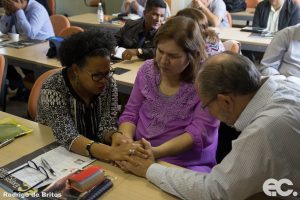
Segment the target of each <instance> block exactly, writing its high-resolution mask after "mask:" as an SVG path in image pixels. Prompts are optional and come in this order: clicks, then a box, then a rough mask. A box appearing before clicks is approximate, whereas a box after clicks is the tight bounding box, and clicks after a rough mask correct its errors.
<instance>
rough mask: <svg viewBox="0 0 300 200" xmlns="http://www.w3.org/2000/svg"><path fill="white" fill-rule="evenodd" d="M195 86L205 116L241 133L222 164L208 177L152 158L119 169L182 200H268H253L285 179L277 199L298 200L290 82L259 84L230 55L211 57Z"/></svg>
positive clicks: (298, 138) (252, 70) (296, 103)
mask: <svg viewBox="0 0 300 200" xmlns="http://www.w3.org/2000/svg"><path fill="white" fill-rule="evenodd" d="M220 77H221V78H220ZM196 84H197V85H196V87H197V88H198V89H197V90H198V94H199V96H200V98H201V99H202V100H203V103H204V105H205V106H206V107H207V108H208V110H209V111H210V113H211V114H212V115H214V116H216V117H217V118H219V119H220V120H222V121H224V122H226V123H227V124H228V125H231V126H233V127H235V128H236V129H238V130H240V131H242V133H241V135H240V136H239V137H238V138H237V139H236V140H235V141H234V142H233V148H232V151H231V152H230V153H229V154H228V155H227V156H226V157H225V158H224V160H223V161H222V162H221V163H220V164H218V165H216V166H215V167H214V168H213V169H212V171H211V173H209V174H205V173H195V172H192V171H190V170H186V169H178V168H170V167H165V166H162V165H159V164H154V162H153V160H152V159H153V158H152V159H139V158H135V160H134V164H135V165H129V164H127V163H124V162H123V166H124V167H127V169H129V170H130V171H132V172H133V173H135V174H137V175H139V176H143V177H147V179H148V180H149V181H151V182H152V183H154V184H155V185H157V186H158V187H160V188H161V189H163V190H165V191H166V192H169V193H171V194H173V195H176V196H178V197H179V198H181V199H191V200H192V199H195V200H198V199H199V200H200V199H201V200H215V199H226V200H244V199H248V197H250V196H252V198H251V199H255V200H258V199H273V198H268V197H267V196H264V197H262V198H258V197H257V198H254V197H253V195H254V194H256V193H259V192H263V188H264V186H265V185H267V184H264V183H267V182H266V181H267V180H269V181H270V179H276V181H280V180H282V181H283V179H288V180H289V181H290V183H288V184H285V183H286V182H284V184H283V185H284V191H285V194H286V195H287V192H288V191H289V192H288V193H289V194H290V195H289V196H288V197H286V198H280V199H298V198H297V197H295V198H293V194H292V191H295V192H296V191H297V192H298V197H299V188H300V182H299V180H300V173H299V170H300V154H299V153H295V152H299V149H300V148H299V143H300V123H299V121H300V100H299V99H300V87H299V85H297V84H295V82H293V81H292V80H291V79H290V77H288V78H287V79H281V78H278V77H277V76H273V77H269V78H261V74H260V73H259V72H258V71H257V69H256V67H255V65H254V64H253V63H252V62H251V61H250V60H249V59H247V58H246V57H243V56H241V55H239V54H232V53H230V52H229V53H221V54H218V55H215V56H213V57H210V58H209V59H208V60H207V62H206V63H204V64H203V65H202V71H201V72H200V74H199V75H198V77H197V80H196ZM146 149H150V147H149V145H148V146H146ZM132 158H134V157H132ZM150 158H151V157H150ZM126 164H127V165H126ZM269 183H271V181H270V182H269ZM282 183H283V182H282ZM280 185H281V184H280ZM283 185H282V186H283ZM269 186H271V185H270V184H269ZM274 188H275V187H274ZM265 191H266V190H265ZM267 191H269V195H270V194H271V191H272V190H271V188H270V190H267ZM290 192H291V193H290ZM275 194H276V193H275ZM256 196H257V195H256ZM270 196H271V195H270ZM279 197H281V196H279ZM276 199H277V198H276Z"/></svg>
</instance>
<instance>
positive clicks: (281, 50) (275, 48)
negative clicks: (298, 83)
mask: <svg viewBox="0 0 300 200" xmlns="http://www.w3.org/2000/svg"><path fill="white" fill-rule="evenodd" d="M299 49H300V24H297V25H295V26H291V27H287V28H285V29H283V30H281V31H279V32H278V33H277V34H276V35H275V36H274V38H273V40H272V41H271V43H270V45H268V47H267V50H266V52H265V54H264V57H263V59H262V60H261V62H260V63H261V65H260V66H259V68H258V69H259V71H260V72H261V73H262V74H263V75H266V76H268V75H274V74H282V75H285V76H296V77H299V78H300V51H299Z"/></svg>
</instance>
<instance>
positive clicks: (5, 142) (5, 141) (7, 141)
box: [0, 138, 15, 148]
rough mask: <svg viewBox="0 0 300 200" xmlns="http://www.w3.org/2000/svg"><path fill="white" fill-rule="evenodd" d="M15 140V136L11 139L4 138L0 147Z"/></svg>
mask: <svg viewBox="0 0 300 200" xmlns="http://www.w3.org/2000/svg"><path fill="white" fill-rule="evenodd" d="M14 140H15V138H10V139H7V140H4V141H3V142H1V143H0V148H2V147H4V146H6V145H8V144H9V143H11V142H12V141H14Z"/></svg>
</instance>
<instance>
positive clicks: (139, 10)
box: [121, 0, 171, 17]
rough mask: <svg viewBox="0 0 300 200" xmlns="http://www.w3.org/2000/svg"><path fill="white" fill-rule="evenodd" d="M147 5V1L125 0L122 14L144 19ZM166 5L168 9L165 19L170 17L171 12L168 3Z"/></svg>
mask: <svg viewBox="0 0 300 200" xmlns="http://www.w3.org/2000/svg"><path fill="white" fill-rule="evenodd" d="M146 3H147V0H124V1H123V4H122V7H121V12H122V13H127V14H129V13H134V14H137V15H139V16H141V17H143V16H144V10H145V6H146ZM166 5H167V8H166V13H165V17H170V16H171V11H170V8H169V6H168V4H167V3H166Z"/></svg>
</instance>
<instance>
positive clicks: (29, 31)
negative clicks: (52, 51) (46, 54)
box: [0, 0, 54, 40]
mask: <svg viewBox="0 0 300 200" xmlns="http://www.w3.org/2000/svg"><path fill="white" fill-rule="evenodd" d="M13 25H15V26H16V29H17V32H18V33H19V34H21V35H24V36H26V37H28V38H30V39H37V40H46V39H47V38H49V37H51V36H54V31H53V27H52V24H51V21H50V18H49V15H48V13H47V11H46V9H45V8H44V7H43V6H42V5H41V4H40V3H38V2H36V1H35V0H30V1H28V4H27V7H26V8H25V10H23V9H19V10H17V11H16V12H15V13H13V14H12V15H9V16H8V15H4V16H2V17H1V19H0V30H1V32H2V33H8V32H10V31H11V28H12V26H13Z"/></svg>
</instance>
